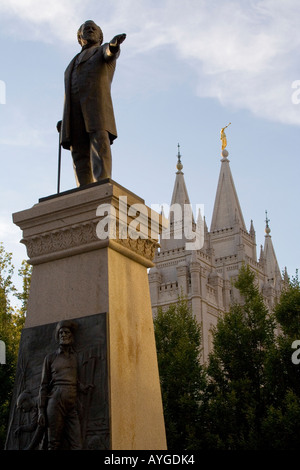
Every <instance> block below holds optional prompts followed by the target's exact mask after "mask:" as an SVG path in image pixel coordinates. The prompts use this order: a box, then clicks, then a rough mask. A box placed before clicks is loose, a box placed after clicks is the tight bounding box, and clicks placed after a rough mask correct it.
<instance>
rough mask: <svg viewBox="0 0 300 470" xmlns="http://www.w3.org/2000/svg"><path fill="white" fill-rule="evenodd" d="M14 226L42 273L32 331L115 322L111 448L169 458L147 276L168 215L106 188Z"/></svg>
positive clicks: (110, 362) (42, 206) (31, 310)
mask: <svg viewBox="0 0 300 470" xmlns="http://www.w3.org/2000/svg"><path fill="white" fill-rule="evenodd" d="M151 215H152V217H151ZM13 221H14V223H15V224H16V225H18V226H19V227H20V228H21V230H22V231H23V240H22V243H24V244H25V245H26V248H27V253H28V257H29V262H30V263H31V264H32V265H33V273H32V281H31V289H30V296H29V301H28V312H27V317H26V322H25V330H28V331H29V330H30V331H37V330H36V328H38V327H41V326H43V325H49V324H50V325H52V324H53V325H54V324H55V323H56V322H58V321H60V320H64V319H72V320H74V319H75V320H76V319H78V320H79V323H80V324H81V325H84V318H85V317H87V318H89V322H90V324H91V325H93V324H94V323H93V320H90V319H91V318H92V319H93V316H95V317H94V318H95V319H96V318H99V315H100V319H101V318H102V317H101V315H105V317H106V320H105V322H100V323H101V324H103V325H104V324H105V325H106V326H105V327H104V328H106V332H105V336H106V340H105V344H106V347H107V351H106V353H107V354H106V358H107V394H108V408H109V442H110V444H109V446H110V447H109V448H110V449H112V450H123V449H126V450H132V449H137V450H142V449H166V439H165V430H164V420H163V409H162V401H161V391H160V383H159V375H158V367H157V357H156V347H155V338H154V330H153V320H152V311H151V301H150V294H149V287H148V276H147V268H149V267H152V266H153V263H152V259H153V257H154V252H155V248H156V246H157V240H158V233H159V231H160V230H161V225H160V223H159V215H158V214H157V213H154V212H152V211H151V210H150V208H148V207H146V206H145V204H144V201H143V200H142V199H140V198H139V197H137V196H136V195H134V194H133V193H131V192H130V191H128V190H127V189H125V188H123V187H121V186H120V185H118V184H117V183H115V182H114V181H112V180H105V181H103V182H101V183H96V184H93V185H90V186H88V187H85V188H83V189H81V188H78V189H76V190H72V191H68V192H65V193H61V194H60V195H55V196H52V197H49V198H44V199H41V200H40V202H39V203H38V204H36V205H34V206H33V207H32V208H31V209H28V210H24V211H22V212H18V213H16V214H14V215H13ZM96 323H97V325H98V323H99V322H96ZM91 328H93V326H91ZM102 328H103V326H102ZM102 333H103V332H102ZM80 341H81V343H80V344H81V345H83V344H84V342H85V340H84V335H83V336H82V335H81V339H80ZM90 341H93V342H95V341H96V339H95V338H94V339H93V340H90ZM101 341H102V340H101ZM103 341H104V340H103ZM103 341H102V343H101V344H102V345H103ZM85 346H86V347H88V346H89V345H88V344H87V345H85ZM82 348H83V346H82ZM82 350H83V349H82ZM82 354H85V353H82ZM89 354H90V353H89ZM89 357H90V356H89ZM100 376H101V377H102V380H104V379H103V377H104V376H105V374H104V375H103V374H102V375H101V374H100V375H99V377H100ZM25 386H26V384H23V387H25ZM20 391H21V390H20V385H19V390H18V392H20ZM100 405H102V404H99V406H100Z"/></svg>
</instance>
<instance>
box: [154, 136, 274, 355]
mask: <svg viewBox="0 0 300 470" xmlns="http://www.w3.org/2000/svg"><path fill="white" fill-rule="evenodd" d="M225 145H226V144H225ZM178 147H179V146H178ZM221 156H222V159H221V168H220V175H219V181H218V186H217V192H216V198H215V203H214V209H213V214H212V219H211V226H210V229H208V227H207V224H206V221H205V218H203V219H202V218H201V214H198V219H197V224H196V223H195V220H194V218H193V216H192V224H190V225H192V229H193V232H195V233H196V232H197V228H196V227H197V226H198V228H199V227H200V228H201V227H202V231H201V233H200V242H201V243H200V246H201V247H200V248H198V249H190V246H191V243H187V242H189V241H190V238H189V237H188V236H187V232H186V231H184V227H185V221H184V220H183V222H181V221H180V220H179V219H178V217H177V218H176V213H175V215H174V211H170V215H169V219H168V222H169V229H168V230H169V237H164V238H163V237H161V240H160V248H159V249H157V251H156V254H155V258H154V263H155V267H153V268H151V269H150V271H149V285H150V295H151V302H152V309H153V315H155V313H156V311H157V309H158V307H162V308H163V309H165V308H168V306H169V305H171V304H174V303H176V302H177V300H178V297H179V296H180V295H183V296H185V297H186V298H187V299H188V302H189V304H190V306H191V308H192V311H193V313H194V315H195V316H196V318H197V320H198V321H199V323H200V325H201V331H202V336H203V337H202V348H203V361H205V360H206V359H207V356H208V353H209V352H210V351H211V349H212V335H211V331H210V330H211V327H212V325H216V322H217V319H218V317H219V316H220V315H222V314H223V313H224V312H226V311H228V310H229V307H230V303H231V302H232V301H233V300H238V294H239V293H238V291H237V289H236V288H235V287H234V286H233V281H234V280H235V279H236V278H237V276H238V273H239V270H240V268H241V266H242V264H243V263H245V264H248V265H249V266H250V268H251V269H252V270H253V271H255V273H256V277H257V282H258V285H259V288H260V291H261V292H262V294H263V297H264V299H265V301H266V304H267V306H268V307H269V308H272V307H273V305H274V303H275V302H276V300H277V299H278V298H279V295H280V292H281V289H282V284H283V279H282V275H281V272H280V269H279V266H278V262H277V259H276V254H275V250H274V247H273V243H272V238H271V235H270V232H271V230H270V227H269V219H268V217H267V216H266V228H265V242H264V246H261V248H260V254H259V258H258V257H257V247H256V235H255V230H254V226H253V221H252V220H251V223H250V229H249V230H248V229H247V228H246V225H245V221H244V217H243V213H242V210H241V206H240V203H239V199H238V196H237V192H236V189H235V185H234V181H233V177H232V173H231V170H230V164H229V159H228V151H227V150H226V148H224V147H223V149H222V152H221ZM182 170H183V165H182V163H181V155H180V150H178V162H177V172H176V177H175V184H174V190H173V195H172V199H171V206H170V207H171V208H172V207H177V208H178V207H181V209H182V214H183V219H184V217H185V216H187V215H190V214H188V213H187V211H186V212H184V207H189V206H188V205H189V204H190V200H189V195H188V191H187V188H186V185H185V180H184V173H183V171H182ZM190 207H191V206H190ZM179 212H180V211H179ZM201 224H202V225H201Z"/></svg>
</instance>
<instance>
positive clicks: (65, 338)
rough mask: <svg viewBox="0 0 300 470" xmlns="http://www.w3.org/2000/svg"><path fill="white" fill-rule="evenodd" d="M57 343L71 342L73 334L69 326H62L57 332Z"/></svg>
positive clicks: (66, 343) (67, 343) (65, 343)
mask: <svg viewBox="0 0 300 470" xmlns="http://www.w3.org/2000/svg"><path fill="white" fill-rule="evenodd" d="M58 339H59V344H62V345H69V344H72V342H73V335H72V332H71V331H70V330H69V328H65V327H62V328H60V330H59V332H58Z"/></svg>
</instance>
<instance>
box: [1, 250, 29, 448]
mask: <svg viewBox="0 0 300 470" xmlns="http://www.w3.org/2000/svg"><path fill="white" fill-rule="evenodd" d="M13 274H14V266H13V264H12V254H11V253H7V252H6V251H5V249H4V247H3V244H2V243H0V340H1V341H4V343H5V346H6V364H3V365H0V384H1V387H0V448H3V447H4V443H5V439H6V429H7V421H8V414H9V405H10V400H11V396H12V391H13V384H14V379H15V372H16V365H17V357H18V349H19V342H20V335H21V330H22V328H23V325H24V320H25V313H26V306H27V299H28V293H29V286H30V276H31V267H30V266H29V265H28V264H27V263H26V262H25V261H24V262H23V263H22V267H21V269H20V270H19V275H20V276H21V277H22V278H23V290H22V292H21V293H19V292H17V290H16V288H15V286H14V284H13V281H12V277H13ZM14 296H16V297H17V298H18V299H19V300H20V301H21V306H20V307H16V306H13V305H12V299H13V297H14Z"/></svg>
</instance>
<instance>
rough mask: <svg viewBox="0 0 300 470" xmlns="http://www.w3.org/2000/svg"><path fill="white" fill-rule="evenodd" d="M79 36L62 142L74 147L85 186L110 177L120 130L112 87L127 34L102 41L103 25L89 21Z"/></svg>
mask: <svg viewBox="0 0 300 470" xmlns="http://www.w3.org/2000/svg"><path fill="white" fill-rule="evenodd" d="M77 38H78V42H79V44H80V45H81V46H82V50H81V52H80V53H79V54H77V55H76V56H75V57H74V58H73V59H72V61H71V62H70V64H69V65H68V67H67V69H66V71H65V103H64V113H63V119H62V126H61V145H62V147H63V148H65V149H69V150H71V154H72V158H73V164H74V170H75V176H76V180H77V185H78V186H83V185H86V184H89V183H93V182H96V181H99V180H101V179H104V178H111V168H112V162H111V160H112V159H111V149H110V146H111V144H112V143H113V141H114V139H116V137H117V130H116V124H115V118H114V111H113V104H112V99H111V92H110V89H111V83H112V80H113V76H114V72H115V68H116V61H117V58H118V57H119V55H120V44H122V42H123V41H124V40H125V39H126V34H119V35H117V36H115V37H114V38H113V39H112V40H111V41H110V43H106V44H102V41H103V34H102V30H101V28H100V27H99V26H97V25H96V24H95V23H94V21H91V20H89V21H86V22H85V23H84V24H82V25H81V26H80V28H79V30H78V32H77Z"/></svg>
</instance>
